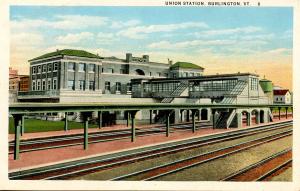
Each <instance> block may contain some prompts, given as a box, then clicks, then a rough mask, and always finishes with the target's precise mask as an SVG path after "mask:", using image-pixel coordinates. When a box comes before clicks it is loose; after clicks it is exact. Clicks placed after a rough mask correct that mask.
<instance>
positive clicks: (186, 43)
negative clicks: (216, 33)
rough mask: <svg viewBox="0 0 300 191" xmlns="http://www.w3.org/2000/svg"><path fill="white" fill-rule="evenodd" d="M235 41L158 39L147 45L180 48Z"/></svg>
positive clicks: (157, 47)
mask: <svg viewBox="0 0 300 191" xmlns="http://www.w3.org/2000/svg"><path fill="white" fill-rule="evenodd" d="M234 43H235V41H232V40H191V41H182V42H176V43H171V42H169V41H160V42H155V43H152V44H149V45H148V48H155V49H181V48H189V47H195V46H217V45H232V44H234Z"/></svg>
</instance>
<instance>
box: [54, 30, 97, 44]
mask: <svg viewBox="0 0 300 191" xmlns="http://www.w3.org/2000/svg"><path fill="white" fill-rule="evenodd" d="M93 37H94V34H93V33H90V32H81V33H77V34H67V35H65V36H58V37H57V38H56V41H57V42H58V43H62V44H76V43H79V42H81V41H85V40H90V39H92V38H93Z"/></svg>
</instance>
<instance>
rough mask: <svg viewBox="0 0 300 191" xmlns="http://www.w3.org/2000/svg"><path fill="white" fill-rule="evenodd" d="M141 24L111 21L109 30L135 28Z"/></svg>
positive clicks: (131, 21)
mask: <svg viewBox="0 0 300 191" xmlns="http://www.w3.org/2000/svg"><path fill="white" fill-rule="evenodd" d="M140 23H141V22H140V21H139V20H135V19H133V20H129V21H126V22H123V21H113V22H112V24H111V26H110V27H111V28H114V29H119V28H124V27H132V26H136V25H138V24H140Z"/></svg>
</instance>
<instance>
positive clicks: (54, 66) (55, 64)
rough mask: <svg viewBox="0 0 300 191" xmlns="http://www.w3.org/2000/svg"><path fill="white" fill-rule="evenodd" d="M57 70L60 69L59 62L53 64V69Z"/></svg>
mask: <svg viewBox="0 0 300 191" xmlns="http://www.w3.org/2000/svg"><path fill="white" fill-rule="evenodd" d="M56 70H58V64H57V63H54V64H53V71H56Z"/></svg>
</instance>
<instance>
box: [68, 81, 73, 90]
mask: <svg viewBox="0 0 300 191" xmlns="http://www.w3.org/2000/svg"><path fill="white" fill-rule="evenodd" d="M68 89H69V90H75V82H74V80H69V81H68Z"/></svg>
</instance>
